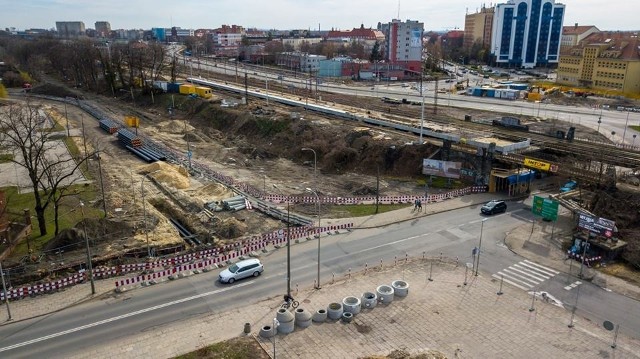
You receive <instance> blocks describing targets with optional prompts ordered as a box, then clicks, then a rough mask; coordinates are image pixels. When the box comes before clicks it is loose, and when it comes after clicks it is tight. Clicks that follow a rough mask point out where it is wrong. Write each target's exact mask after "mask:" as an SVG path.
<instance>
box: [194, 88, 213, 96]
mask: <svg viewBox="0 0 640 359" xmlns="http://www.w3.org/2000/svg"><path fill="white" fill-rule="evenodd" d="M196 93H197V94H198V96H200V97H202V98H211V96H212V94H211V88H209V87H202V86H198V87H196Z"/></svg>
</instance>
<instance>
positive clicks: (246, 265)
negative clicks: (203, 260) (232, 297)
mask: <svg viewBox="0 0 640 359" xmlns="http://www.w3.org/2000/svg"><path fill="white" fill-rule="evenodd" d="M263 271H264V266H263V265H262V263H260V260H258V259H255V258H253V259H247V260H244V261H240V262H238V263H235V264H232V265H231V266H229V268H227V269H225V270H223V271H222V272H220V276H219V280H220V283H229V284H231V283H233V282H235V281H236V280H238V279H242V278H247V277H251V276H253V277H257V276H259V275H260V274H262V272H263Z"/></svg>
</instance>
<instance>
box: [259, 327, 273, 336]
mask: <svg viewBox="0 0 640 359" xmlns="http://www.w3.org/2000/svg"><path fill="white" fill-rule="evenodd" d="M259 335H260V336H261V337H263V338H272V337H273V336H274V335H276V333H275V331H274V330H273V327H272V326H270V325H265V326H264V327H262V329H260V334H259Z"/></svg>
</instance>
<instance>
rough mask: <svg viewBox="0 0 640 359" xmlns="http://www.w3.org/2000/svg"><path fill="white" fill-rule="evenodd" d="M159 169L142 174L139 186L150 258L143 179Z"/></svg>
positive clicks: (149, 250) (149, 249)
mask: <svg viewBox="0 0 640 359" xmlns="http://www.w3.org/2000/svg"><path fill="white" fill-rule="evenodd" d="M158 171H159V170H156V171H152V172H149V173H147V174H146V175H144V176H142V180H141V181H140V188H141V190H142V215H143V217H144V236H145V237H146V239H147V257H149V258H151V246H149V229H148V228H147V205H146V201H145V200H144V179H145V178H147V176H148V175H150V174H152V173H156V172H158Z"/></svg>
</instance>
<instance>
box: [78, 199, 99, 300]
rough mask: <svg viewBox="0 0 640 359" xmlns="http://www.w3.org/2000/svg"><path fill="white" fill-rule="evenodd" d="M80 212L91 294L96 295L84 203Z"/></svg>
mask: <svg viewBox="0 0 640 359" xmlns="http://www.w3.org/2000/svg"><path fill="white" fill-rule="evenodd" d="M80 212H82V229H83V231H84V241H85V245H86V246H87V268H88V269H89V281H91V294H96V285H95V283H94V282H93V265H92V264H91V249H90V248H89V236H88V235H87V225H86V223H85V220H84V203H83V202H80Z"/></svg>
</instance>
